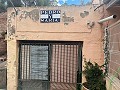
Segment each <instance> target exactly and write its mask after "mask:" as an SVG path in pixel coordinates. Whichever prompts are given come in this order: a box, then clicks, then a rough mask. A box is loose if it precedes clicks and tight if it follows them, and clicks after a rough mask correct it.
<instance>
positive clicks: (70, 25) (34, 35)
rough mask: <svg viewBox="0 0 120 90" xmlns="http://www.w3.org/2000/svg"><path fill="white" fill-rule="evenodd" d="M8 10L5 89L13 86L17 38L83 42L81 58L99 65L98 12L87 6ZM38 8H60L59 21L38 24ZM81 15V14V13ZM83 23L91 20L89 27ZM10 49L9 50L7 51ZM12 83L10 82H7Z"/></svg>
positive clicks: (14, 87)
mask: <svg viewBox="0 0 120 90" xmlns="http://www.w3.org/2000/svg"><path fill="white" fill-rule="evenodd" d="M17 10H18V15H17V16H16V15H15V12H14V9H12V8H10V9H8V33H7V42H8V44H7V45H8V46H7V47H8V50H7V51H8V54H7V55H8V63H7V64H8V71H7V72H8V86H7V88H8V90H16V88H17V62H18V58H17V53H18V52H17V49H16V48H17V45H16V43H17V42H16V41H17V40H55V41H83V58H86V59H87V60H88V59H91V60H92V62H97V63H99V64H103V48H102V45H103V42H102V31H101V26H100V25H99V24H98V23H97V22H98V20H99V19H100V18H101V16H102V15H101V14H102V11H101V10H96V11H94V7H92V6H91V5H90V6H83V7H79V6H71V7H69V6H68V7H66V6H65V7H41V8H29V7H28V8H24V7H23V8H17ZM40 10H61V22H60V23H44V24H43V23H40V21H39V19H38V18H39V17H38V16H39V15H38V13H39V11H40ZM82 15H83V16H82ZM87 22H91V23H92V22H94V25H92V27H91V26H89V25H88V24H87ZM11 52H12V53H11ZM11 81H12V82H13V83H12V84H11V83H10V82H11Z"/></svg>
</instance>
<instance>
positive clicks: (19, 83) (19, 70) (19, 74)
mask: <svg viewBox="0 0 120 90" xmlns="http://www.w3.org/2000/svg"><path fill="white" fill-rule="evenodd" d="M21 53H22V50H21V44H19V61H18V64H19V65H18V90H20V87H21V81H20V79H21V75H22V74H21V70H22V67H21V65H22V64H21V62H22V59H21V57H22V54H21ZM6 80H7V79H6Z"/></svg>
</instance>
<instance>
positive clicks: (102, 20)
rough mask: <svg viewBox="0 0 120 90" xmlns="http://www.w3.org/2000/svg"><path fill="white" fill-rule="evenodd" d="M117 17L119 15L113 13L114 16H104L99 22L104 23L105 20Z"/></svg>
mask: <svg viewBox="0 0 120 90" xmlns="http://www.w3.org/2000/svg"><path fill="white" fill-rule="evenodd" d="M116 17H117V15H112V16H109V17H107V18H104V19H101V20H99V21H98V23H99V24H101V23H103V22H106V21H109V20H112V19H115V18H116Z"/></svg>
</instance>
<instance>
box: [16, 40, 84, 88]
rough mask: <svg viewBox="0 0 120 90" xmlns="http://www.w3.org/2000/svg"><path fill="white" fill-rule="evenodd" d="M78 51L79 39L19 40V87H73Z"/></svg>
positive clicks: (80, 62)
mask: <svg viewBox="0 0 120 90" xmlns="http://www.w3.org/2000/svg"><path fill="white" fill-rule="evenodd" d="M81 52H82V42H72V41H70V42H65V41H54V42H53V41H20V45H19V67H18V68H19V71H18V90H34V89H35V90H76V85H77V83H80V82H81V79H82V77H78V73H80V72H81V71H82V58H81V57H82V53H81ZM78 78H79V80H78Z"/></svg>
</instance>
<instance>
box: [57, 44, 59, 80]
mask: <svg viewBox="0 0 120 90" xmlns="http://www.w3.org/2000/svg"><path fill="white" fill-rule="evenodd" d="M58 71H59V44H58V53H57V82H58V76H59V72H58Z"/></svg>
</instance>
